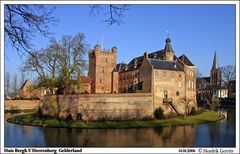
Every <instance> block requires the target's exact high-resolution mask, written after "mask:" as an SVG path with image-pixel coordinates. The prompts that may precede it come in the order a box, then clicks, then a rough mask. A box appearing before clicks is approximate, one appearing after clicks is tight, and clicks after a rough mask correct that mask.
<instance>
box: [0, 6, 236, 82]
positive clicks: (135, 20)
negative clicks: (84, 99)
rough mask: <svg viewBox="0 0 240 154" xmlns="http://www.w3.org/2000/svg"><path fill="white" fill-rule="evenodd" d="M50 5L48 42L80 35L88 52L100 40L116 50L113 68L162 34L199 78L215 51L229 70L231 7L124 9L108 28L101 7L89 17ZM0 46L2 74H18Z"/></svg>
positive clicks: (37, 41) (43, 42)
mask: <svg viewBox="0 0 240 154" xmlns="http://www.w3.org/2000/svg"><path fill="white" fill-rule="evenodd" d="M54 6H55V7H56V9H55V10H54V12H53V16H55V17H56V18H58V20H59V21H58V22H57V24H56V25H51V26H50V31H51V32H53V33H54V34H53V35H52V37H55V38H56V39H57V40H59V39H60V38H61V36H62V35H75V34H77V33H79V32H80V33H84V34H85V35H86V41H87V43H88V44H89V45H90V47H91V48H93V47H94V45H95V44H100V45H102V38H103V48H105V49H111V48H112V47H113V46H116V47H117V48H118V52H117V63H120V62H125V63H128V62H130V60H132V59H133V58H135V57H138V56H141V55H143V54H144V52H146V51H147V52H148V53H151V52H154V51H157V50H160V49H163V48H164V46H165V39H166V37H167V31H168V32H169V36H170V38H171V41H172V42H171V44H172V48H173V50H174V52H175V55H176V56H181V55H182V54H185V55H186V56H187V57H188V58H189V59H190V60H191V61H192V63H193V64H195V65H196V67H197V68H198V69H199V71H200V73H201V74H202V76H209V72H210V69H211V67H212V63H213V57H214V52H215V51H217V56H218V61H219V65H220V67H222V66H226V65H235V53H236V49H235V47H236V44H235V43H236V42H235V34H236V31H235V25H236V21H235V18H236V17H235V5H230V4H229V5H225V4H224V5H219V4H218V5H206V4H200V5H183V4H182V5H177V4H176V5H161V4H159V5H130V6H129V10H127V11H126V12H125V13H124V17H123V18H122V20H123V23H122V24H120V25H112V26H109V25H107V24H106V23H104V22H103V20H104V19H106V18H107V15H106V14H105V13H106V10H107V6H103V9H102V12H100V14H99V15H96V16H90V15H89V12H90V8H89V5H54ZM49 7H52V5H49ZM32 43H33V44H34V47H33V48H34V49H37V50H39V49H41V48H45V47H47V46H48V45H49V39H48V38H44V37H42V36H41V35H37V36H36V37H35V38H34V39H33V40H32ZM5 45H6V46H5V57H6V58H5V71H8V72H10V73H11V74H14V73H19V68H20V66H21V63H22V60H21V59H20V57H19V56H18V55H17V53H16V51H15V50H14V49H13V48H12V47H11V46H10V45H7V44H5ZM85 57H86V59H87V58H88V57H87V55H86V56H85ZM23 61H24V59H23ZM26 76H27V78H32V77H33V75H32V74H27V75H26Z"/></svg>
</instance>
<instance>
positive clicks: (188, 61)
mask: <svg viewBox="0 0 240 154" xmlns="http://www.w3.org/2000/svg"><path fill="white" fill-rule="evenodd" d="M179 59H180V60H181V61H182V62H183V63H184V64H185V65H188V66H194V64H193V63H192V62H191V61H190V60H189V59H188V57H187V56H186V55H184V54H182V55H181V56H180V57H179Z"/></svg>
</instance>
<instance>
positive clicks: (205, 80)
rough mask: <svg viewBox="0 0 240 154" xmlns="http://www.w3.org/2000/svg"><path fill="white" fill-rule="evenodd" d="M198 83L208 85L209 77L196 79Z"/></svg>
mask: <svg viewBox="0 0 240 154" xmlns="http://www.w3.org/2000/svg"><path fill="white" fill-rule="evenodd" d="M197 82H198V83H210V77H202V78H197Z"/></svg>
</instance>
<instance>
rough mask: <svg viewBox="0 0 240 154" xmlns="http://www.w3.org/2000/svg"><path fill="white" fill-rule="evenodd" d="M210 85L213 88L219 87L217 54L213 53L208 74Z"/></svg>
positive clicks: (219, 76) (219, 75) (219, 73)
mask: <svg viewBox="0 0 240 154" xmlns="http://www.w3.org/2000/svg"><path fill="white" fill-rule="evenodd" d="M210 84H211V86H213V87H214V88H218V87H220V86H221V70H220V68H219V65H218V58H217V52H216V51H215V54H214V59H213V65H212V69H211V72H210Z"/></svg>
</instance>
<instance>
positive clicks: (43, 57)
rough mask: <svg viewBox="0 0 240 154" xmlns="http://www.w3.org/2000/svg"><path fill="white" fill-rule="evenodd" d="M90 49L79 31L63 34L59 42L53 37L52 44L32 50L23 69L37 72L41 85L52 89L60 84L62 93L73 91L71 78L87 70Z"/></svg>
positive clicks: (52, 90)
mask: <svg viewBox="0 0 240 154" xmlns="http://www.w3.org/2000/svg"><path fill="white" fill-rule="evenodd" d="M87 49H88V45H87V43H86V42H85V36H84V34H82V33H79V34H77V35H75V36H74V37H72V36H63V38H62V40H61V41H59V42H57V41H56V40H55V39H52V40H51V42H50V46H49V47H47V48H46V49H42V50H39V51H32V52H31V53H32V54H31V55H29V56H28V57H27V59H26V61H25V63H24V64H23V67H22V70H23V71H31V72H35V73H37V75H38V80H39V85H41V86H44V87H47V88H49V89H50V91H51V93H54V88H55V87H56V86H58V88H59V89H60V93H63V94H68V93H71V90H72V89H71V85H70V82H71V80H76V79H77V77H78V76H79V75H80V74H82V73H83V71H85V70H86V61H85V60H84V55H85V53H86V51H87Z"/></svg>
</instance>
